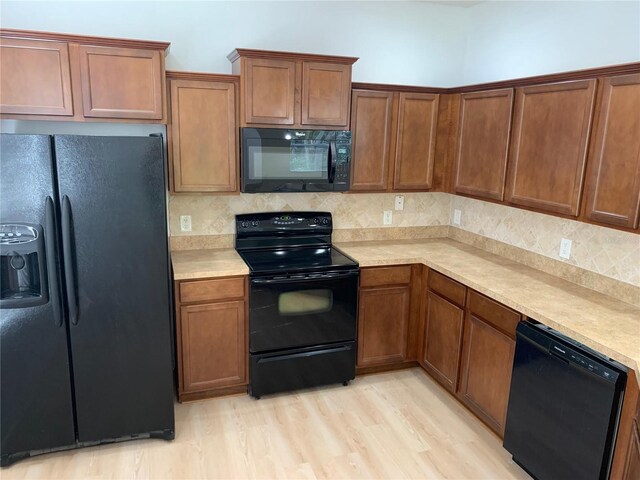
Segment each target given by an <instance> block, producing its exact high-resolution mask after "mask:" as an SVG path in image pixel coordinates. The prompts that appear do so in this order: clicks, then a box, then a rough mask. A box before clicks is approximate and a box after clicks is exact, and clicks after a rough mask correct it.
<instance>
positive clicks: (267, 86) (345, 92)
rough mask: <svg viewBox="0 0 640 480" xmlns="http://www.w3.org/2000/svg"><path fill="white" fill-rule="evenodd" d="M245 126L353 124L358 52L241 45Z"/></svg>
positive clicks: (238, 63) (238, 67)
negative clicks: (314, 52)
mask: <svg viewBox="0 0 640 480" xmlns="http://www.w3.org/2000/svg"><path fill="white" fill-rule="evenodd" d="M228 58H229V60H230V61H231V62H232V65H233V67H232V68H233V73H234V74H236V75H240V79H241V80H240V82H241V85H240V125H241V126H243V127H269V126H271V127H282V128H287V127H289V128H299V129H302V128H307V129H308V128H311V129H313V128H324V129H339V130H345V129H347V128H348V125H349V117H350V109H349V106H350V102H351V66H352V65H353V63H355V62H356V61H357V58H353V57H335V56H326V55H310V54H299V53H288V52H270V51H264V50H248V49H236V50H234V51H233V52H232V53H230V54H229V56H228Z"/></svg>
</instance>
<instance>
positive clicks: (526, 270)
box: [171, 238, 640, 379]
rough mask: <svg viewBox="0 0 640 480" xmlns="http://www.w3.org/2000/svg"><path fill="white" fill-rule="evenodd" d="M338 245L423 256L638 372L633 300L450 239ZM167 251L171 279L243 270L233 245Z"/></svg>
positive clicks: (389, 258) (387, 260) (367, 254)
mask: <svg viewBox="0 0 640 480" xmlns="http://www.w3.org/2000/svg"><path fill="white" fill-rule="evenodd" d="M336 246H337V247H338V248H340V249H341V250H342V251H343V252H345V253H346V254H347V255H349V256H351V257H352V258H354V259H355V260H357V261H358V263H359V264H360V266H361V267H373V266H381V265H402V264H412V263H422V264H424V265H426V266H428V267H429V268H433V269H434V270H437V271H439V272H441V273H443V274H445V275H447V276H449V277H451V278H453V279H454V280H457V281H459V282H460V283H463V284H465V285H467V286H468V287H470V288H472V289H474V290H476V291H478V292H480V293H482V294H484V295H486V296H488V297H490V298H493V299H494V300H496V301H498V302H501V303H503V304H505V305H507V306H509V307H511V308H513V309H514V310H517V311H518V312H521V313H523V314H524V315H527V316H528V317H531V318H533V319H535V320H537V321H539V322H542V323H544V324H545V325H548V326H549V327H551V328H555V329H556V330H558V331H560V332H562V333H564V334H566V335H568V336H570V337H572V338H574V339H576V340H577V341H579V342H581V343H584V344H585V345H587V346H589V347H591V348H594V349H595V350H598V351H599V352H602V353H603V354H605V355H608V356H609V357H611V358H613V359H615V360H617V361H619V362H620V363H622V364H624V365H627V366H628V367H629V368H632V369H634V370H635V371H636V374H637V375H638V376H639V379H640V371H639V366H640V308H638V307H635V306H633V305H631V304H627V303H624V302H621V301H619V300H616V299H614V298H612V297H609V296H606V295H604V294H601V293H598V292H596V291H594V290H590V289H588V288H584V287H581V286H579V285H576V284H573V283H571V282H568V281H566V280H563V279H561V278H558V277H555V276H553V275H549V274H547V273H544V272H541V271H540V270H536V269H534V268H531V267H528V266H526V265H523V264H520V263H517V262H514V261H511V260H507V259H506V258H503V257H500V256H498V255H495V254H492V253H489V252H486V251H484V250H481V249H478V248H475V247H471V246H469V245H466V244H464V243H460V242H457V241H455V240H451V239H446V238H434V239H419V240H385V241H363V242H345V243H342V242H339V243H336ZM171 256H172V263H173V271H174V280H194V279H200V278H211V277H225V276H233V275H248V274H249V268H248V267H247V265H246V264H245V263H244V261H243V260H242V258H241V257H240V256H239V255H238V254H237V253H236V251H235V250H234V249H231V248H217V249H206V250H185V251H174V252H172V254H171ZM638 291H639V294H640V289H639V290H638Z"/></svg>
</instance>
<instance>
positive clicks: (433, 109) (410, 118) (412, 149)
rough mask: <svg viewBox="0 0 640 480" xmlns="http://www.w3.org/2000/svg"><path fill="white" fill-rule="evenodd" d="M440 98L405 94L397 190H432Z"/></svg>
mask: <svg viewBox="0 0 640 480" xmlns="http://www.w3.org/2000/svg"><path fill="white" fill-rule="evenodd" d="M438 98H439V97H438V95H432V94H429V93H401V94H400V107H399V111H398V138H397V142H396V156H395V168H394V175H393V188H394V189H395V190H428V189H429V188H431V184H432V180H433V160H434V156H435V149H436V127H437V125H438V121H437V120H438Z"/></svg>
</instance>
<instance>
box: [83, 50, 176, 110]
mask: <svg viewBox="0 0 640 480" xmlns="http://www.w3.org/2000/svg"><path fill="white" fill-rule="evenodd" d="M78 54H79V56H80V85H81V88H82V105H83V113H84V116H85V117H98V118H135V119H147V120H160V119H162V113H163V100H164V92H163V86H162V85H163V80H164V79H163V77H164V68H163V66H164V65H163V59H164V52H160V51H157V50H142V49H136V48H111V47H94V46H87V45H80V47H79V49H78Z"/></svg>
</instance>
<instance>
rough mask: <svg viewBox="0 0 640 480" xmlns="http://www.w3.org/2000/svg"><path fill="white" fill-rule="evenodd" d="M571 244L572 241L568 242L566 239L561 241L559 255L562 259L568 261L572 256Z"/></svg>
mask: <svg viewBox="0 0 640 480" xmlns="http://www.w3.org/2000/svg"><path fill="white" fill-rule="evenodd" d="M571 243H572V242H571V240H568V239H566V238H563V239H562V240H560V252H559V253H558V255H560V257H561V258H567V259H568V258H569V257H570V256H571Z"/></svg>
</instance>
